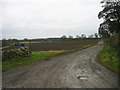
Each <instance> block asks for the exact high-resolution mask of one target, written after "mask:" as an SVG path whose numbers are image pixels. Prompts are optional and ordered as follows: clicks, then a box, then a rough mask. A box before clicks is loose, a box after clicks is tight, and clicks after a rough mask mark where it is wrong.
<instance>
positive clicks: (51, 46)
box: [31, 40, 99, 52]
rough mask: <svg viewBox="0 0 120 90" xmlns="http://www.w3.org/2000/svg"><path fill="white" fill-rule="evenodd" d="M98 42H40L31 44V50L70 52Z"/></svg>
mask: <svg viewBox="0 0 120 90" xmlns="http://www.w3.org/2000/svg"><path fill="white" fill-rule="evenodd" d="M98 41H99V40H80V41H60V42H57V41H54V42H41V43H39V42H38V43H34V42H32V43H31V50H32V51H33V52H36V51H49V50H53V51H57V50H71V49H79V48H83V47H84V46H87V45H94V44H96V43H97V42H98Z"/></svg>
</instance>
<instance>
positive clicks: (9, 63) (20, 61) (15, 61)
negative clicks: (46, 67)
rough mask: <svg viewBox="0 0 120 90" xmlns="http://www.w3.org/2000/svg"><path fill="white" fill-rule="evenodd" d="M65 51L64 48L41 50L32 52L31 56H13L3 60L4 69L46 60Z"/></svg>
mask: <svg viewBox="0 0 120 90" xmlns="http://www.w3.org/2000/svg"><path fill="white" fill-rule="evenodd" d="M62 52H64V51H63V50H61V51H46V52H44V51H41V52H32V55H31V56H29V57H16V58H12V59H10V60H6V61H3V62H2V71H3V72H5V71H8V70H10V69H13V68H16V67H19V66H24V65H27V64H31V63H33V62H35V61H38V60H44V59H47V58H50V57H52V56H55V55H57V54H60V53H62Z"/></svg>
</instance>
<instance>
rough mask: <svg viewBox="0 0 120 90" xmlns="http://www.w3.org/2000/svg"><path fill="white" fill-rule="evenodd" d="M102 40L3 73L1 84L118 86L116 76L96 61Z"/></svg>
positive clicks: (10, 85)
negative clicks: (92, 44) (95, 43)
mask: <svg viewBox="0 0 120 90" xmlns="http://www.w3.org/2000/svg"><path fill="white" fill-rule="evenodd" d="M102 48H103V44H102V42H100V43H98V44H97V45H95V46H92V47H90V48H87V49H84V50H80V51H77V52H73V53H68V54H65V55H59V56H56V57H53V58H51V59H48V60H43V61H39V62H36V63H33V64H31V65H27V66H24V67H20V68H17V69H13V70H10V71H7V72H4V73H3V88H117V87H118V76H117V74H115V73H113V72H112V71H110V70H108V69H106V68H105V67H103V66H102V65H101V64H99V62H98V60H97V58H96V56H97V54H98V53H99V51H100V50H101V49H102Z"/></svg>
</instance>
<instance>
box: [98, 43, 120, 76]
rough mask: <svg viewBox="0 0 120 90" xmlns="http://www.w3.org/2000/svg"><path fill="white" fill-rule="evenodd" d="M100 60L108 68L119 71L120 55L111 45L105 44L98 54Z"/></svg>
mask: <svg viewBox="0 0 120 90" xmlns="http://www.w3.org/2000/svg"><path fill="white" fill-rule="evenodd" d="M98 58H99V61H100V63H101V64H102V65H104V66H105V67H107V68H108V69H110V70H112V71H114V72H116V73H119V74H120V72H119V66H120V63H119V59H120V58H119V57H118V50H117V49H115V48H113V47H112V46H111V45H108V44H105V46H104V48H103V50H102V51H101V52H100V53H99V55H98Z"/></svg>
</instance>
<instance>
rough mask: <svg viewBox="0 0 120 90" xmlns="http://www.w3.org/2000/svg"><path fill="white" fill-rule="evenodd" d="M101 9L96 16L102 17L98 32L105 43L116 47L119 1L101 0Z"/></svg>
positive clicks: (118, 31)
mask: <svg viewBox="0 0 120 90" xmlns="http://www.w3.org/2000/svg"><path fill="white" fill-rule="evenodd" d="M101 4H102V7H103V10H102V11H100V12H99V14H98V18H99V19H101V18H102V19H103V20H104V21H103V23H101V24H100V26H99V29H98V31H99V34H100V36H101V37H102V38H103V39H104V40H105V42H106V43H109V44H111V45H112V46H114V47H116V48H117V47H118V41H119V40H118V38H119V37H120V1H119V0H112V1H109V0H102V1H101Z"/></svg>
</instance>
